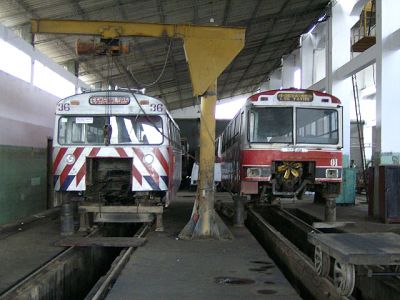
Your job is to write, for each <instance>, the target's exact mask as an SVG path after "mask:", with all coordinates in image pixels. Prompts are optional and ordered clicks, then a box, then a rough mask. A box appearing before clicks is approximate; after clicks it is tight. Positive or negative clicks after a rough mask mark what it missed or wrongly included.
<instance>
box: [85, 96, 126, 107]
mask: <svg viewBox="0 0 400 300" xmlns="http://www.w3.org/2000/svg"><path fill="white" fill-rule="evenodd" d="M89 103H90V104H92V105H127V104H129V103H130V99H129V97H126V96H92V97H90V98H89Z"/></svg>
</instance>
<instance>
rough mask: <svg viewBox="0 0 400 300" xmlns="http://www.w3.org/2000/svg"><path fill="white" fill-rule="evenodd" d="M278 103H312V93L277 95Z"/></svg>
mask: <svg viewBox="0 0 400 300" xmlns="http://www.w3.org/2000/svg"><path fill="white" fill-rule="evenodd" d="M277 98H278V100H279V101H294V102H312V101H313V99H314V95H313V93H291V92H285V93H278V94H277Z"/></svg>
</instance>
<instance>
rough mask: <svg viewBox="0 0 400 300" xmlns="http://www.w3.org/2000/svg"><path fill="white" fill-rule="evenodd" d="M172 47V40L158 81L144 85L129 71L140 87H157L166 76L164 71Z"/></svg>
mask: <svg viewBox="0 0 400 300" xmlns="http://www.w3.org/2000/svg"><path fill="white" fill-rule="evenodd" d="M171 46H172V39H170V41H169V46H168V51H167V55H166V56H165V61H164V65H163V67H162V69H161V72H160V75H158V77H157V78H156V80H154V81H153V82H150V83H143V82H141V81H140V80H138V79H137V77H136V76H135V75H134V74H133V72H132V70H128V72H129V73H130V74H131V76H132V78H133V79H134V80H135V81H136V82H137V83H138V84H139V85H140V86H143V87H150V86H153V85H155V84H156V83H157V82H158V81H159V80H160V79H161V77H162V76H163V75H164V71H165V68H166V67H167V63H168V57H169V53H170V51H171Z"/></svg>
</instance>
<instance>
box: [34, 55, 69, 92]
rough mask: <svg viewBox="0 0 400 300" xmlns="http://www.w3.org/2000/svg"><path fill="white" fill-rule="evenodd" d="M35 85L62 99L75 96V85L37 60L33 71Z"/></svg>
mask: <svg viewBox="0 0 400 300" xmlns="http://www.w3.org/2000/svg"><path fill="white" fill-rule="evenodd" d="M33 84H34V85H35V86H37V87H38V88H40V89H42V90H44V91H46V92H49V93H51V94H53V95H55V96H57V97H60V98H65V97H67V96H70V95H73V94H75V85H74V84H73V83H72V82H70V81H68V80H67V79H65V78H64V77H62V76H60V75H59V74H57V73H56V72H54V71H53V70H50V69H49V68H48V67H46V66H44V65H43V64H42V63H41V62H39V61H37V60H35V66H34V71H33Z"/></svg>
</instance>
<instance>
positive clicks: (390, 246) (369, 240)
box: [308, 232, 400, 265]
mask: <svg viewBox="0 0 400 300" xmlns="http://www.w3.org/2000/svg"><path fill="white" fill-rule="evenodd" d="M308 241H309V242H310V243H312V244H313V245H318V246H320V247H321V249H322V251H324V252H325V253H327V254H328V255H330V256H332V257H333V258H335V259H338V260H340V261H341V262H343V263H351V264H355V265H400V235H398V234H395V233H392V232H379V233H378V232H376V233H329V234H309V235H308Z"/></svg>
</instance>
